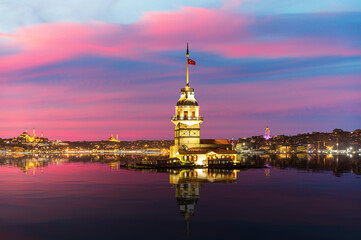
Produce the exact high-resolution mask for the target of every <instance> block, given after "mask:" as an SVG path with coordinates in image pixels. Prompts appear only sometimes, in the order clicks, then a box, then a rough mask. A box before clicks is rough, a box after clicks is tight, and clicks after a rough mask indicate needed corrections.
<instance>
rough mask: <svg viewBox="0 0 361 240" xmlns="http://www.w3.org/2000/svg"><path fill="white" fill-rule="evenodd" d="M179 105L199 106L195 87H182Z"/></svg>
mask: <svg viewBox="0 0 361 240" xmlns="http://www.w3.org/2000/svg"><path fill="white" fill-rule="evenodd" d="M177 106H198V102H197V100H196V99H195V97H194V88H190V87H188V86H186V87H185V88H182V89H181V96H180V98H179V100H178V102H177Z"/></svg>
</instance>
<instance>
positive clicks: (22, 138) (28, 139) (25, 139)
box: [13, 129, 48, 143]
mask: <svg viewBox="0 0 361 240" xmlns="http://www.w3.org/2000/svg"><path fill="white" fill-rule="evenodd" d="M13 141H14V142H21V143H39V142H47V141H48V139H47V138H44V136H43V134H41V137H40V138H39V137H36V134H35V129H33V136H30V134H29V133H28V130H25V131H24V132H23V133H22V134H20V135H19V136H18V137H16V138H14V139H13Z"/></svg>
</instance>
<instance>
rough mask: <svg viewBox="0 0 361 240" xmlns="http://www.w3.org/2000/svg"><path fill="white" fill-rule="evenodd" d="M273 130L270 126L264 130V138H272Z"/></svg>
mask: <svg viewBox="0 0 361 240" xmlns="http://www.w3.org/2000/svg"><path fill="white" fill-rule="evenodd" d="M270 134H271V131H270V130H269V128H268V126H267V127H266V130H265V131H264V138H265V139H266V140H268V139H270V138H271V135H270Z"/></svg>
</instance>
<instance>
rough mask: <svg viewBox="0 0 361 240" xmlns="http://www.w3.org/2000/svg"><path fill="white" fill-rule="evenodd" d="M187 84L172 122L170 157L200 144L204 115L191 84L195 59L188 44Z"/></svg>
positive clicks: (182, 91) (182, 90)
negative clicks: (190, 54)
mask: <svg viewBox="0 0 361 240" xmlns="http://www.w3.org/2000/svg"><path fill="white" fill-rule="evenodd" d="M186 55H187V84H186V86H185V87H184V88H182V89H181V96H180V98H179V100H178V102H177V106H176V107H175V115H174V116H173V117H172V122H173V123H174V125H175V136H174V146H172V147H171V149H170V157H171V158H172V157H175V156H176V154H177V152H178V150H188V149H190V148H195V147H199V146H200V124H201V123H202V122H203V117H201V116H200V114H199V106H198V102H197V100H196V99H195V97H194V89H193V88H191V87H190V86H189V70H188V68H189V64H191V65H195V61H193V60H191V59H189V48H188V44H187V54H186Z"/></svg>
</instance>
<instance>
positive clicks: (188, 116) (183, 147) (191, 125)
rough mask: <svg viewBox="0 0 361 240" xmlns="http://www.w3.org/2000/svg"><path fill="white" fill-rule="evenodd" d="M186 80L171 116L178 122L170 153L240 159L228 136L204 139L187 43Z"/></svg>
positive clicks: (203, 159) (203, 161) (202, 159)
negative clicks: (192, 83)
mask: <svg viewBox="0 0 361 240" xmlns="http://www.w3.org/2000/svg"><path fill="white" fill-rule="evenodd" d="M186 56H187V83H186V85H185V87H184V88H182V89H181V95H180V98H179V100H178V102H177V105H176V107H175V115H174V116H173V117H172V118H171V120H172V122H173V123H174V125H175V136H174V145H173V146H171V147H170V157H171V158H179V159H180V160H181V161H188V162H195V163H196V164H198V165H207V164H208V160H211V159H218V158H230V159H232V160H233V161H236V160H237V152H236V151H234V150H232V144H231V143H230V142H229V140H228V139H201V138H200V125H201V123H202V122H203V117H202V116H201V115H200V111H199V105H198V102H197V100H196V98H195V94H194V88H191V87H190V85H189V65H190V64H191V65H195V64H196V63H195V61H193V60H191V59H189V48H188V44H187V52H186Z"/></svg>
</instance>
